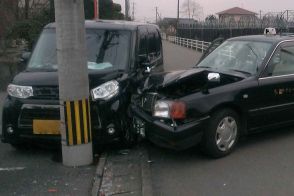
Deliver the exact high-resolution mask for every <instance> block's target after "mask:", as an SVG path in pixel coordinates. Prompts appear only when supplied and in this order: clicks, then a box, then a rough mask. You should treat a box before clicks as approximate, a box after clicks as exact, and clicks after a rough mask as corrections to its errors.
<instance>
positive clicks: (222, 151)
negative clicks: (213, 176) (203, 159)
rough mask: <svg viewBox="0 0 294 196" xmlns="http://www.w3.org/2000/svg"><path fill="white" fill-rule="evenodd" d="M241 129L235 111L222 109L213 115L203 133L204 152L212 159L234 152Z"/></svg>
mask: <svg viewBox="0 0 294 196" xmlns="http://www.w3.org/2000/svg"><path fill="white" fill-rule="evenodd" d="M241 129H242V127H241V123H240V117H239V115H238V114H237V113H236V112H235V111H233V110H231V109H222V110H219V111H217V112H215V113H213V114H212V116H211V119H210V122H209V125H208V127H207V130H205V133H204V138H203V150H204V152H205V153H206V154H207V155H209V156H211V157H213V158H221V157H224V156H227V155H228V154H230V153H231V152H232V151H233V150H234V148H235V146H236V144H237V142H238V139H239V136H240V132H241Z"/></svg>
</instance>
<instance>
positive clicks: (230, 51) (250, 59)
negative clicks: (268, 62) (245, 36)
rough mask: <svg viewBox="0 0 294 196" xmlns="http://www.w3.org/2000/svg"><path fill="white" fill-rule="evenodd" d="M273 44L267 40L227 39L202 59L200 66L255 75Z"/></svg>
mask: <svg viewBox="0 0 294 196" xmlns="http://www.w3.org/2000/svg"><path fill="white" fill-rule="evenodd" d="M271 46H272V44H271V43H267V42H256V41H226V42H224V43H223V44H222V45H220V46H219V47H218V48H216V49H215V50H214V51H213V52H212V53H211V54H209V55H208V56H207V57H206V58H205V59H204V60H203V61H201V62H200V63H199V64H198V67H205V68H211V69H213V70H216V71H217V70H219V71H237V72H242V73H245V74H249V75H255V74H256V73H257V71H258V68H259V67H260V65H261V63H262V62H263V60H264V58H265V57H266V55H267V53H268V52H269V50H270V48H271Z"/></svg>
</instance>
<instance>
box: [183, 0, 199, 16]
mask: <svg viewBox="0 0 294 196" xmlns="http://www.w3.org/2000/svg"><path fill="white" fill-rule="evenodd" d="M181 13H182V15H183V16H185V17H188V18H189V19H197V20H199V19H200V18H201V16H202V14H203V8H202V7H201V5H200V4H199V3H197V2H196V1H195V0H185V1H184V2H183V4H182V7H181Z"/></svg>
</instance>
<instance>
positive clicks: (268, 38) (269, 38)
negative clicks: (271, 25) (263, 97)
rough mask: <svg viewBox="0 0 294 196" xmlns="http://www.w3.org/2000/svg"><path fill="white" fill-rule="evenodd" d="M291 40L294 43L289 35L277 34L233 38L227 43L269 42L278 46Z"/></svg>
mask: <svg viewBox="0 0 294 196" xmlns="http://www.w3.org/2000/svg"><path fill="white" fill-rule="evenodd" d="M287 40H291V41H294V36H293V35H291V34H289V35H287V34H286V35H283V34H281V35H280V34H277V35H248V36H240V37H234V38H230V39H229V41H257V42H258V41H259V42H269V43H273V44H278V43H280V42H282V41H287Z"/></svg>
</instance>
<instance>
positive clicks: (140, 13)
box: [113, 0, 294, 21]
mask: <svg viewBox="0 0 294 196" xmlns="http://www.w3.org/2000/svg"><path fill="white" fill-rule="evenodd" d="M113 1H114V2H116V3H120V4H121V5H122V8H123V12H124V2H125V0H113ZM130 2H131V8H132V3H133V2H134V3H135V18H136V20H140V21H144V20H146V21H154V20H155V7H156V6H158V7H159V13H160V14H161V16H162V17H176V14H177V13H176V12H177V11H176V10H177V0H130ZM180 2H184V0H180ZM196 2H198V3H199V4H200V5H201V6H202V7H203V12H204V16H206V15H209V14H215V13H217V12H220V11H223V10H226V9H228V8H232V7H235V6H238V7H241V8H244V9H247V10H250V11H254V12H256V13H259V12H260V10H262V11H263V13H266V12H280V11H283V10H286V9H290V10H294V1H293V0H196ZM131 10H132V9H131ZM130 13H132V12H130Z"/></svg>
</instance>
